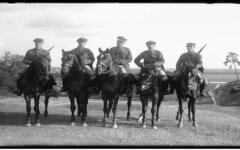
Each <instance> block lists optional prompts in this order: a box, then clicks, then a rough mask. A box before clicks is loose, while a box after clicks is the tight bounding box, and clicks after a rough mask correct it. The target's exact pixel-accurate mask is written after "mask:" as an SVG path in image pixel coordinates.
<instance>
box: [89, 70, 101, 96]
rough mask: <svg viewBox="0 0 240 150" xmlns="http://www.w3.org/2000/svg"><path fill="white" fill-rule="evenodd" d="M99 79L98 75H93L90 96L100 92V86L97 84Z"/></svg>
mask: <svg viewBox="0 0 240 150" xmlns="http://www.w3.org/2000/svg"><path fill="white" fill-rule="evenodd" d="M97 83H98V82H97V77H96V75H95V74H94V75H91V76H90V87H89V92H90V94H98V93H99V90H98V84H97Z"/></svg>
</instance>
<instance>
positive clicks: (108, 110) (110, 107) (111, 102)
mask: <svg viewBox="0 0 240 150" xmlns="http://www.w3.org/2000/svg"><path fill="white" fill-rule="evenodd" d="M112 106H113V100H112V99H109V103H108V109H107V118H109V114H110V112H111V109H112Z"/></svg>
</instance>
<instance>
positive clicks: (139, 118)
mask: <svg viewBox="0 0 240 150" xmlns="http://www.w3.org/2000/svg"><path fill="white" fill-rule="evenodd" d="M142 119H143V113H142V111H141V114H140V115H139V117H138V122H142Z"/></svg>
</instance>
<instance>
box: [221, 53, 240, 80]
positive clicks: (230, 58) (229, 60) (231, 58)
mask: <svg viewBox="0 0 240 150" xmlns="http://www.w3.org/2000/svg"><path fill="white" fill-rule="evenodd" d="M228 64H230V66H229V68H230V69H232V66H234V69H235V73H236V76H237V81H238V82H239V77H238V71H237V67H236V64H237V65H240V61H239V60H238V54H237V53H234V52H228V54H227V56H226V60H225V62H224V65H225V66H228Z"/></svg>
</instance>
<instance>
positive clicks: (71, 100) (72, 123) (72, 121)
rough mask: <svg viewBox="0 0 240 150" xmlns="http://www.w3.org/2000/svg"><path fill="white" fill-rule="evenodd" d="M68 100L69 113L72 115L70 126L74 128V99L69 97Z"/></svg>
mask: <svg viewBox="0 0 240 150" xmlns="http://www.w3.org/2000/svg"><path fill="white" fill-rule="evenodd" d="M69 99H70V103H71V106H70V109H71V113H72V115H71V121H70V125H71V126H75V115H74V112H75V109H76V106H75V98H74V97H73V96H69Z"/></svg>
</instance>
